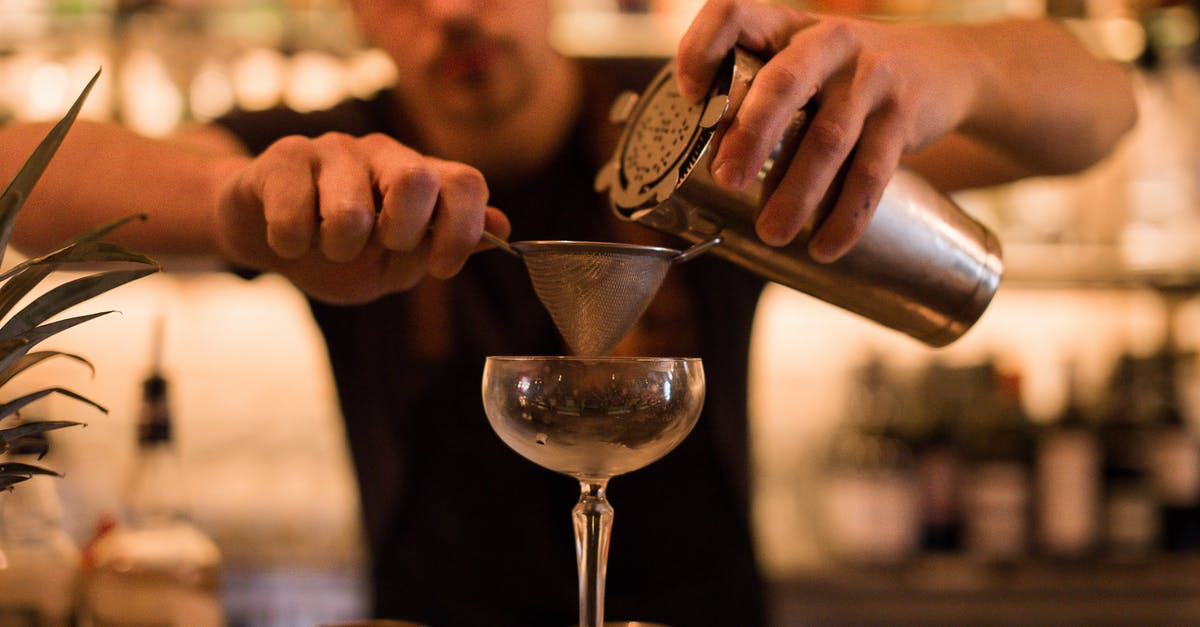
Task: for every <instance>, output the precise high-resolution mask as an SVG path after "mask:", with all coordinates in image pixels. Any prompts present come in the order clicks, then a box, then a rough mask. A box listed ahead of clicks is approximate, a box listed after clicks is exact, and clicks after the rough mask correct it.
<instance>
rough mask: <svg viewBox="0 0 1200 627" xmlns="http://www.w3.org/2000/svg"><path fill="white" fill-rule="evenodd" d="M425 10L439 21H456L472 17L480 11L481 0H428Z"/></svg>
mask: <svg viewBox="0 0 1200 627" xmlns="http://www.w3.org/2000/svg"><path fill="white" fill-rule="evenodd" d="M425 11H426V13H427V14H428V15H429V17H431V18H433V19H434V20H437V21H443V22H454V21H460V20H463V19H470V18H473V17H475V16H476V13H478V11H479V0H427V1H426V2H425Z"/></svg>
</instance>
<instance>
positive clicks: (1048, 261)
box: [1002, 243, 1200, 292]
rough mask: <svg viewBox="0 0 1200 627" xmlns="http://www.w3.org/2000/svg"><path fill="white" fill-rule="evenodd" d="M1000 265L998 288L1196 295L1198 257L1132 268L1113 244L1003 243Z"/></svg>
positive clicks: (1199, 274)
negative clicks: (1000, 286)
mask: <svg viewBox="0 0 1200 627" xmlns="http://www.w3.org/2000/svg"><path fill="white" fill-rule="evenodd" d="M1197 252H1198V253H1200V251H1197ZM1004 263H1005V275H1004V279H1003V284H1002V286H1003V285H1009V286H1012V287H1017V288H1045V289H1087V288H1093V289H1153V290H1158V291H1162V292H1175V291H1177V292H1200V257H1197V258H1195V259H1188V260H1180V261H1178V262H1170V263H1155V264H1138V265H1134V264H1131V263H1129V262H1128V261H1127V260H1126V257H1125V255H1123V254H1122V251H1121V249H1120V248H1119V247H1118V246H1116V245H1110V244H1057V243H1056V244H1028V243H1015V244H1014V243H1005V244H1004Z"/></svg>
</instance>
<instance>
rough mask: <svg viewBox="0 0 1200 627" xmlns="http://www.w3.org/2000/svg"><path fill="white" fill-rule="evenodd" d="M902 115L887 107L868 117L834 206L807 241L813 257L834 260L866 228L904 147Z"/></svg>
mask: <svg viewBox="0 0 1200 627" xmlns="http://www.w3.org/2000/svg"><path fill="white" fill-rule="evenodd" d="M901 119H902V118H901V117H900V116H899V115H898V114H897V113H896V112H895V110H894V108H892V107H886V108H884V109H883V110H882V111H880V112H878V113H876V114H875V115H872V116H871V117H870V118H869V119H868V120H867V122H866V124H865V125H864V127H863V133H862V137H861V138H860V140H859V142H858V146H857V147H855V149H854V156H853V157H852V158H851V161H850V165H849V168H848V169H847V171H846V177H845V180H844V182H843V183H842V187H841V192H840V194H839V195H838V198H837V201H836V202H835V204H834V206H833V210H832V211H831V212H830V214H829V215H828V217H826V218H825V221H824V222H823V223H822V224H821V226H820V227H819V228H818V229H817V231H816V233H814V234H813V236H812V238H811V239H810V240H809V242H808V253H809V255H810V256H811V257H812V258H813V259H815V260H817V261H819V262H823V263H828V262H831V261H835V260H837V259H838V258H839V257H841V256H842V255H844V254H846V252H847V251H849V250H850V248H851V247H853V246H854V244H855V243H856V242H858V240H859V238H861V237H862V234H863V232H865V231H866V230H867V226H869V225H870V223H871V217H872V216H873V215H874V214H875V209H876V207H878V206H879V200H880V198H882V197H883V192H884V189H885V188H886V187H887V184H888V181H890V180H891V178H892V174H894V173H895V171H896V168H897V167H898V166H899V164H900V157H901V154H902V153H903V147H904V141H903V139H904V133H903V128H902V122H901Z"/></svg>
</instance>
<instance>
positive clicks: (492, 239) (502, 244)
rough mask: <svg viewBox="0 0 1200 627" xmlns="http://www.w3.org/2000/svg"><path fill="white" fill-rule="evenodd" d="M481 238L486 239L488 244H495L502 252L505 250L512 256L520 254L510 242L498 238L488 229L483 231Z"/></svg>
mask: <svg viewBox="0 0 1200 627" xmlns="http://www.w3.org/2000/svg"><path fill="white" fill-rule="evenodd" d="M483 239H485V240H487V241H488V243H489V244H495V245H496V247H497V248H499V249H500V250H503V251H504V252H506V253H508V254H510V255H512V256H514V257H520V256H521V253H519V252H517V249H515V248H513V247H512V245H511V244H509V243H508V242H507V241H505V240H502V239H500V238H499V237H497V236H496V235H493V234H492V233H489V232H488V231H484V232H483Z"/></svg>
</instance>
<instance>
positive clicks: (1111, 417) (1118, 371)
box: [1100, 355, 1159, 561]
mask: <svg viewBox="0 0 1200 627" xmlns="http://www.w3.org/2000/svg"><path fill="white" fill-rule="evenodd" d="M1148 365H1149V363H1148V362H1146V361H1145V360H1139V359H1136V358H1134V357H1132V356H1130V355H1124V356H1122V357H1121V359H1120V360H1118V362H1117V367H1116V368H1115V370H1114V371H1113V375H1112V377H1111V378H1110V380H1109V390H1110V400H1109V403H1108V405H1107V408H1106V409H1107V411H1106V412H1105V414H1106V415H1105V420H1104V423H1103V424H1102V425H1101V428H1100V437H1101V442H1102V445H1103V454H1104V471H1103V477H1104V493H1103V499H1104V501H1103V503H1104V504H1103V508H1102V516H1103V529H1104V552H1105V554H1106V555H1107V556H1108V557H1109V558H1111V559H1114V560H1118V561H1129V560H1135V561H1137V560H1144V559H1147V558H1148V557H1150V555H1151V554H1152V553H1153V552H1154V549H1155V548H1156V546H1157V542H1158V527H1159V522H1158V505H1157V503H1156V499H1155V496H1154V491H1153V486H1152V483H1151V472H1150V430H1149V424H1148V419H1149V416H1150V412H1151V411H1152V406H1151V403H1153V404H1157V399H1156V397H1157V393H1158V390H1157V387H1158V386H1156V385H1153V384H1152V381H1153V377H1149V376H1147V375H1148V374H1150V373H1148V372H1147V366H1148Z"/></svg>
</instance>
